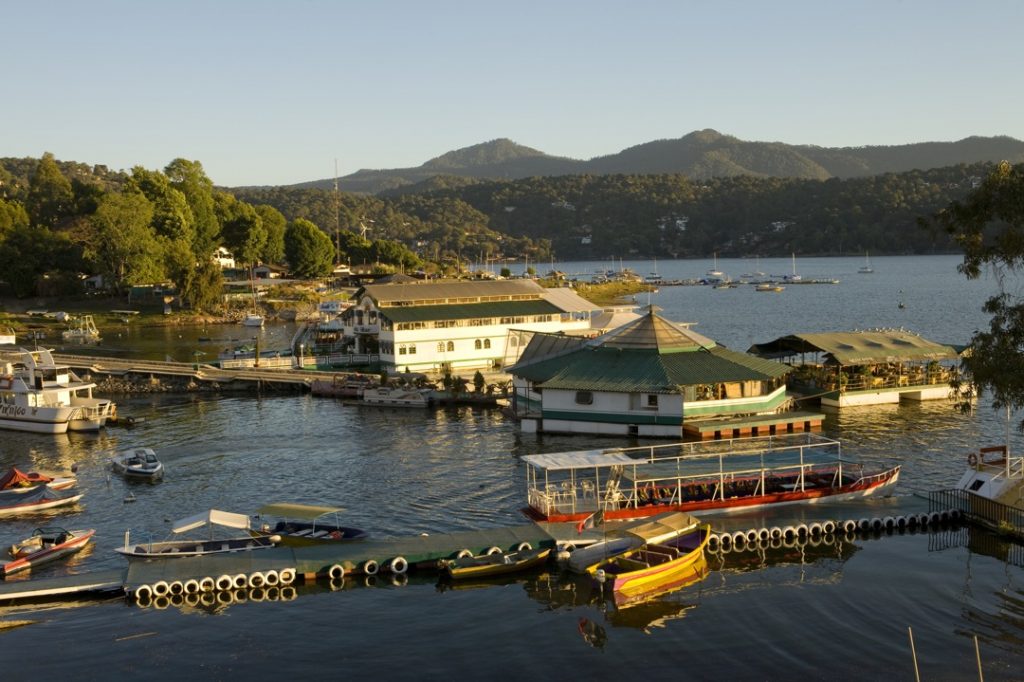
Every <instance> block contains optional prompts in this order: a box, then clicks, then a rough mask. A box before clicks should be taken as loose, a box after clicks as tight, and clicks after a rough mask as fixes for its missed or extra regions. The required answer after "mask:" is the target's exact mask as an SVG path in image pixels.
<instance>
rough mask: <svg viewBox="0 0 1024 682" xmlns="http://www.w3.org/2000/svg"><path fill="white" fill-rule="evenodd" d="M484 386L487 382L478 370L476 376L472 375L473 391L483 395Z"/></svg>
mask: <svg viewBox="0 0 1024 682" xmlns="http://www.w3.org/2000/svg"><path fill="white" fill-rule="evenodd" d="M486 385H487V380H486V379H484V375H483V372H481V371H480V370H477V371H476V374H474V375H473V390H474V391H476V392H477V393H483V392H484V386H486Z"/></svg>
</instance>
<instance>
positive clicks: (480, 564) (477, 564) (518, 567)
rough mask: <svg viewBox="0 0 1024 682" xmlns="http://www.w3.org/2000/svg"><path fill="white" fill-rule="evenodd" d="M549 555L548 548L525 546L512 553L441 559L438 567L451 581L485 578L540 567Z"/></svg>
mask: <svg viewBox="0 0 1024 682" xmlns="http://www.w3.org/2000/svg"><path fill="white" fill-rule="evenodd" d="M550 554H551V549H550V548H538V549H533V548H532V547H529V545H528V544H527V546H526V547H524V548H523V549H521V550H517V551H514V552H500V551H499V552H493V553H491V554H483V555H479V556H467V557H457V558H455V559H443V560H442V561H441V562H440V567H441V568H442V569H443V570H444V571H445V572H446V573H447V574H448V575H449V576H450V577H451V578H452V580H464V579H467V578H487V577H490V576H495V575H505V574H508V573H517V572H519V571H525V570H527V569H530V568H536V567H538V566H542V565H543V564H544V563H546V562H547V560H548V557H549V556H550Z"/></svg>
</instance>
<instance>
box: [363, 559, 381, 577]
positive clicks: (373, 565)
mask: <svg viewBox="0 0 1024 682" xmlns="http://www.w3.org/2000/svg"><path fill="white" fill-rule="evenodd" d="M360 570H361V571H362V572H363V573H365V574H366V575H377V571H379V570H380V565H379V564H378V563H377V562H376V561H374V560H373V559H367V560H366V561H364V562H363V565H362V567H361V569H360Z"/></svg>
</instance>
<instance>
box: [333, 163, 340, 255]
mask: <svg viewBox="0 0 1024 682" xmlns="http://www.w3.org/2000/svg"><path fill="white" fill-rule="evenodd" d="M334 264H335V265H340V264H341V197H340V196H339V195H338V159H334Z"/></svg>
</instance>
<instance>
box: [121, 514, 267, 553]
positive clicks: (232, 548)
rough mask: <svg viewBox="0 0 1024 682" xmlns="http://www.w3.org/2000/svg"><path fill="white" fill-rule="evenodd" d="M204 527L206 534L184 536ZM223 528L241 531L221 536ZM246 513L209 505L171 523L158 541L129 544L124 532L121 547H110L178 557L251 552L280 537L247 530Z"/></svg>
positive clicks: (122, 551)
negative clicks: (168, 533)
mask: <svg viewBox="0 0 1024 682" xmlns="http://www.w3.org/2000/svg"><path fill="white" fill-rule="evenodd" d="M203 527H206V528H207V530H208V533H207V537H205V538H200V539H194V538H193V539H188V538H185V537H183V535H184V534H185V533H188V532H189V531H192V530H195V529H197V528H203ZM223 529H230V530H237V531H242V533H244V535H242V534H238V533H234V534H231V535H227V536H225V535H224V534H223V532H221V531H222V530H223ZM248 531H249V517H248V516H246V515H245V514H233V513H231V512H226V511H220V510H217V509H210V510H209V511H205V512H203V513H202V514H196V515H195V516H189V517H188V518H184V519H181V520H179V521H176V522H175V523H174V525H173V526H172V527H171V534H172V539H170V540H164V541H160V542H144V543H139V544H132V542H131V541H130V539H129V536H128V535H127V534H126V535H125V542H124V546H123V547H118V548H116V549H115V550H114V551H115V552H117V553H118V554H121V555H122V556H124V557H125V558H127V559H128V561H129V562H131V561H146V560H153V559H179V558H183V557H195V556H205V555H207V554H226V553H229V552H251V551H253V550H257V549H269V548H271V547H273V546H274V545H275V544H277V542H278V541H279V540H280V539H281V538H280V536H277V535H260V536H259V537H253V536H252V535H250V534H249V532H248Z"/></svg>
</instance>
